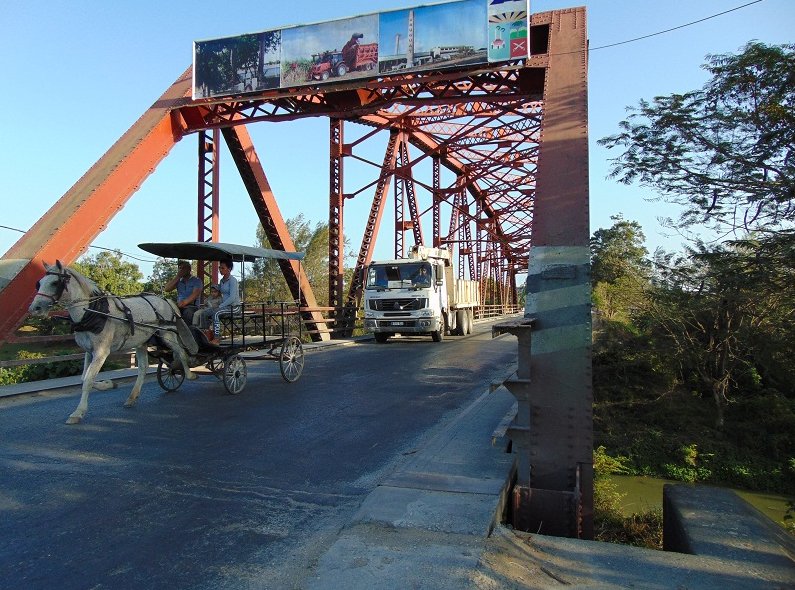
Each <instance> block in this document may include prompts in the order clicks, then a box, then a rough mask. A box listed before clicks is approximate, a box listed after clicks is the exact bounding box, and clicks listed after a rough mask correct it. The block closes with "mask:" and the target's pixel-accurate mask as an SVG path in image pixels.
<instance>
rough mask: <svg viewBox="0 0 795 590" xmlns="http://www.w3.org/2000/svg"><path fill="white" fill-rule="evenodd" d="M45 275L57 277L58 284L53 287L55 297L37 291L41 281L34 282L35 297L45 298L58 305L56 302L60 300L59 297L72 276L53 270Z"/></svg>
mask: <svg viewBox="0 0 795 590" xmlns="http://www.w3.org/2000/svg"><path fill="white" fill-rule="evenodd" d="M47 275H52V276H55V277H58V284H57V285H56V286H55V295H49V294H47V293H42V292H41V291H39V289H40V288H41V281H37V282H36V295H41V296H42V297H47V298H48V299H52V302H53V303H58V300H59V299H60V298H61V295H63V292H64V290H65V289H66V286H67V285H68V284H69V279H71V278H72V275H70V274H69V273H68V272H56V271H53V270H48V271H47V272H45V273H44V276H47Z"/></svg>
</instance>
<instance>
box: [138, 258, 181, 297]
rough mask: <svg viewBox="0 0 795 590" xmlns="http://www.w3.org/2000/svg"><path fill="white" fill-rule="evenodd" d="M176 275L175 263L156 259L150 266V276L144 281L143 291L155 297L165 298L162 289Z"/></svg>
mask: <svg viewBox="0 0 795 590" xmlns="http://www.w3.org/2000/svg"><path fill="white" fill-rule="evenodd" d="M176 274H177V261H176V260H170V259H166V258H158V259H157V260H156V261H155V263H154V265H153V266H152V274H150V275H149V278H147V279H146V282H145V283H144V289H143V290H144V291H146V292H147V293H155V294H156V295H161V296H165V295H166V293H165V292H164V291H163V287H164V286H165V285H166V283H168V282H169V281H170V280H171V279H173V278H174V275H176Z"/></svg>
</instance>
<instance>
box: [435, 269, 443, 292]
mask: <svg viewBox="0 0 795 590" xmlns="http://www.w3.org/2000/svg"><path fill="white" fill-rule="evenodd" d="M442 285H444V264H437V265H436V286H437V287H441V286H442Z"/></svg>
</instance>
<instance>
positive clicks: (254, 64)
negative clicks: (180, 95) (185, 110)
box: [193, 30, 281, 98]
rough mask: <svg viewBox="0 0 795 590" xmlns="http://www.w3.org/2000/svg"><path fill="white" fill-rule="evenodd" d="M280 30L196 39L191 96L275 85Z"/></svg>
mask: <svg viewBox="0 0 795 590" xmlns="http://www.w3.org/2000/svg"><path fill="white" fill-rule="evenodd" d="M280 47H281V31H279V30H275V31H266V32H264V33H253V34H250V35H239V36H237V37H226V38H224V39H213V40H210V41H196V42H195V43H194V51H193V98H212V97H216V96H227V95H230V94H244V93H246V92H256V91H258V90H267V89H270V88H278V87H279V83H280V78H279V55H280Z"/></svg>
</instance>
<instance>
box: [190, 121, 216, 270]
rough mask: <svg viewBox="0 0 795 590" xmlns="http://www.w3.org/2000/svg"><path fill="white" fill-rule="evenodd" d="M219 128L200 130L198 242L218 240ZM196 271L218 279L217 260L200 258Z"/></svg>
mask: <svg viewBox="0 0 795 590" xmlns="http://www.w3.org/2000/svg"><path fill="white" fill-rule="evenodd" d="M220 137H221V132H220V131H219V130H218V129H213V130H212V131H209V132H208V131H202V132H200V133H199V135H198V138H199V178H198V183H199V186H198V190H199V202H198V207H197V210H198V217H199V219H198V228H199V231H198V236H197V240H198V241H199V242H218V241H219V240H220V235H219V223H218V216H219V213H220V211H219V204H220V196H219V189H220V182H219V179H220V158H219V152H218V147H219V145H220V144H219V140H220ZM196 274H197V275H198V276H199V278H200V279H201V280H202V282H206V280H205V277H208V276H209V277H210V282H212V283H217V282H218V263H214V262H207V261H200V262H199V263H198V268H197V269H196Z"/></svg>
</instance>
